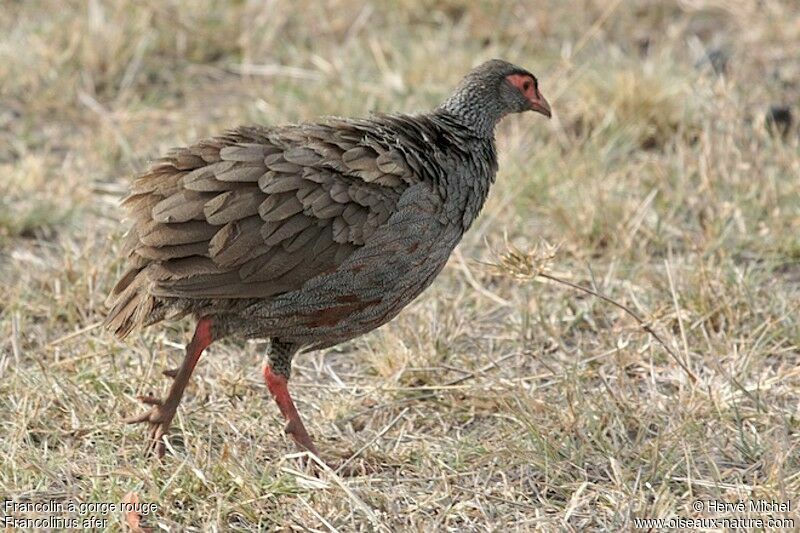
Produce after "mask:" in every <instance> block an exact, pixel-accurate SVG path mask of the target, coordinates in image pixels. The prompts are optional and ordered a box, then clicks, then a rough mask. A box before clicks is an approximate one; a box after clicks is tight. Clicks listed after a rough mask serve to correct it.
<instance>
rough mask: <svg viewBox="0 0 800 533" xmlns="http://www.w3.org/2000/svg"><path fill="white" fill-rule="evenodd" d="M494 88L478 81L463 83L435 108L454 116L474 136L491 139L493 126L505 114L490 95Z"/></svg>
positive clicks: (499, 104) (496, 100)
mask: <svg viewBox="0 0 800 533" xmlns="http://www.w3.org/2000/svg"><path fill="white" fill-rule="evenodd" d="M494 90H495V89H494V88H490V87H487V86H486V85H483V84H482V83H480V82H472V83H469V84H464V85H462V86H460V87H459V88H458V89H456V91H455V92H454V93H453V94H452V95H450V97H449V98H447V100H445V101H444V102H442V104H441V105H440V106H439V107H438V108H436V110H437V111H439V112H445V113H447V114H449V115H452V116H453V117H455V118H456V119H457V120H458V121H459V122H460V123H461V124H463V125H464V126H465V127H466V128H468V129H469V130H470V131H471V132H472V133H473V134H474V135H475V136H476V137H482V138H485V139H491V138H493V137H494V128H495V126H497V123H498V122H500V119H502V118H503V117H504V116H505V115H506V111H505V110H504V109H503V106H502V105H501V103H500V101H499V100H498V99H497V98H496V97H492V94H491V93H492V91H494Z"/></svg>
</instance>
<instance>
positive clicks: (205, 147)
mask: <svg viewBox="0 0 800 533" xmlns="http://www.w3.org/2000/svg"><path fill="white" fill-rule="evenodd" d="M479 81H480V80H479ZM462 85H463V84H462ZM481 87H483V85H481ZM470 89H471V88H470V87H469V85H468V84H467V85H465V86H462V87H460V89H459V91H461V92H463V93H465V94H466V95H467V96H464V95H460V96H459V94H456V95H454V96H453V97H451V98H450V99H449V100H448V101H447V102H445V104H443V106H441V107H440V108H438V109H437V110H435V111H433V112H431V113H428V114H424V115H416V116H411V115H382V116H375V117H373V118H369V119H329V120H327V121H324V122H320V123H312V124H301V125H291V126H284V127H279V128H265V127H240V128H238V129H235V130H232V131H229V132H228V133H226V134H224V135H222V136H220V137H216V138H212V139H207V140H204V141H200V142H199V143H197V144H195V145H193V146H190V147H187V148H181V149H177V150H174V151H172V152H171V153H170V154H169V155H167V156H166V157H164V158H163V159H161V160H159V161H157V162H156V163H155V164H153V165H152V167H151V168H150V169H149V170H148V171H147V172H145V173H144V174H143V175H141V176H140V177H139V178H137V179H136V180H135V182H134V183H133V186H132V192H131V195H130V196H129V197H128V198H127V199H126V200H125V201H124V203H123V205H124V207H125V209H126V210H127V214H128V217H129V218H130V220H131V221H132V226H131V229H130V232H129V235H128V237H127V239H126V241H125V244H124V253H125V254H126V257H127V262H128V265H127V267H128V268H127V270H126V271H125V272H124V273H123V274H122V277H121V278H120V280H119V282H118V283H117V284H116V286H115V287H114V289H113V290H112V292H111V294H110V295H109V298H108V304H109V305H110V307H111V311H110V312H109V314H108V317H107V319H106V325H107V326H108V327H109V329H111V330H112V331H114V332H115V333H116V334H117V335H119V336H121V337H124V336H125V335H127V334H128V333H130V332H131V331H132V330H133V329H134V328H136V327H140V326H146V325H149V324H152V323H155V322H158V321H160V320H162V319H164V318H166V317H172V316H181V315H186V314H194V315H196V316H198V317H200V316H213V317H214V321H213V323H214V328H215V331H214V337H215V338H220V337H222V336H226V335H232V334H235V335H237V336H239V337H245V338H249V337H260V338H273V339H280V341H281V342H283V343H286V344H287V345H291V346H294V347H295V348H321V347H326V346H332V345H335V344H337V343H339V342H342V341H344V340H347V339H350V338H353V337H356V336H358V335H360V334H363V333H365V332H367V331H370V330H372V329H374V328H376V327H378V326H380V325H382V324H384V323H385V322H387V321H389V320H390V319H391V318H393V317H394V316H395V315H396V314H397V313H398V312H399V311H400V310H401V309H402V308H403V307H404V306H406V305H407V304H408V303H410V302H411V301H412V300H413V299H414V298H416V297H417V296H418V295H419V294H420V293H421V292H422V291H423V290H424V289H425V288H426V287H428V286H429V285H430V283H431V282H432V281H433V279H434V278H435V277H436V275H437V274H438V273H439V272H440V271H441V269H442V268H443V267H444V265H445V264H446V262H447V259H448V257H449V256H450V253H451V252H452V250H453V249H454V247H455V246H456V245H457V244H458V242H459V241H460V239H461V237H462V236H463V234H464V232H465V231H466V230H467V229H468V228H469V226H470V225H471V224H472V222H473V221H474V220H475V218H476V217H477V216H478V214H479V212H480V210H481V207H482V206H483V203H484V201H485V200H486V196H487V194H488V191H489V187H490V186H491V184H492V183H493V181H494V177H495V173H496V171H497V159H496V153H495V146H494V138H493V127H492V128H487V127H486V125H485V121H486V116H485V113H484V114H483V115H481V114H480V113H478V112H476V108H478V107H480V106H484V102H483V101H482V100H481V99H480V98H483V96H481V94H480V91H472V92H475V93H477V94H478V96H476V97H475V98H473V99H470V98H469V97H468V95H469V92H470ZM453 102H457V104H458V106H462V107H463V108H464V112H459V111H458V110H457V109H456V108H455V107H454V106H455V104H453ZM498 109H500V108H498ZM501 111H502V109H500V110H499V111H496V115H497V116H494V117H492V120H493V121H494V122H493V124H492V126H493V125H494V123H496V122H497V121H498V120H499V119H500V118H502V116H503V112H501ZM475 116H479V117H480V122H474V120H473V119H472V118H470V117H475ZM470 121H472V122H470Z"/></svg>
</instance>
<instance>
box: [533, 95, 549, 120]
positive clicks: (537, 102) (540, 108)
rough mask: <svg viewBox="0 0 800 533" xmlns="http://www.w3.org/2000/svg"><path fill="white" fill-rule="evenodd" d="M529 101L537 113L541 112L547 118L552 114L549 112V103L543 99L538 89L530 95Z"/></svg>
mask: <svg viewBox="0 0 800 533" xmlns="http://www.w3.org/2000/svg"><path fill="white" fill-rule="evenodd" d="M529 101H530V103H531V109H532V110H534V111H536V112H537V113H541V114H542V115H544V116H546V117H547V118H550V117H551V116H552V113H551V112H550V104H548V103H547V100H545V98H544V96H542V93H540V92H539V91H536V95H535V96H532V97H531V98H530V99H529Z"/></svg>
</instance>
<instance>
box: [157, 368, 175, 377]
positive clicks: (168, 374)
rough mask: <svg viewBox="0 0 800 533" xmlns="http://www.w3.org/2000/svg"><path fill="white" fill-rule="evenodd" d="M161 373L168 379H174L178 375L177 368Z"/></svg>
mask: <svg viewBox="0 0 800 533" xmlns="http://www.w3.org/2000/svg"><path fill="white" fill-rule="evenodd" d="M161 373H162V374H163V375H165V376H167V377H168V378H172V379H175V377H176V376H177V375H178V369H177V368H168V369H167V370H163V371H162V372H161Z"/></svg>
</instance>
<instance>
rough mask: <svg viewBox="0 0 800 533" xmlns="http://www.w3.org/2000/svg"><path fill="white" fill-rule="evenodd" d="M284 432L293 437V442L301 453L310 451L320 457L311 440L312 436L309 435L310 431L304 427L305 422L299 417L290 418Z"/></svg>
mask: <svg viewBox="0 0 800 533" xmlns="http://www.w3.org/2000/svg"><path fill="white" fill-rule="evenodd" d="M284 431H285V432H286V434H287V435H289V436H290V437H292V440H293V441H294V443H295V444H296V445H297V447H298V448H299V449H300V451H301V452H306V451H308V452H311V453H313V454H314V455H316V456H317V457H320V455H319V452H318V451H317V447H316V446H314V441H313V440H311V436H310V435H309V434H308V431H306V427H305V426H304V425H303V421H302V420H300V417H299V416H298V417H296V418H290V419H289V421H288V422H287V423H286V427H285V428H284Z"/></svg>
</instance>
